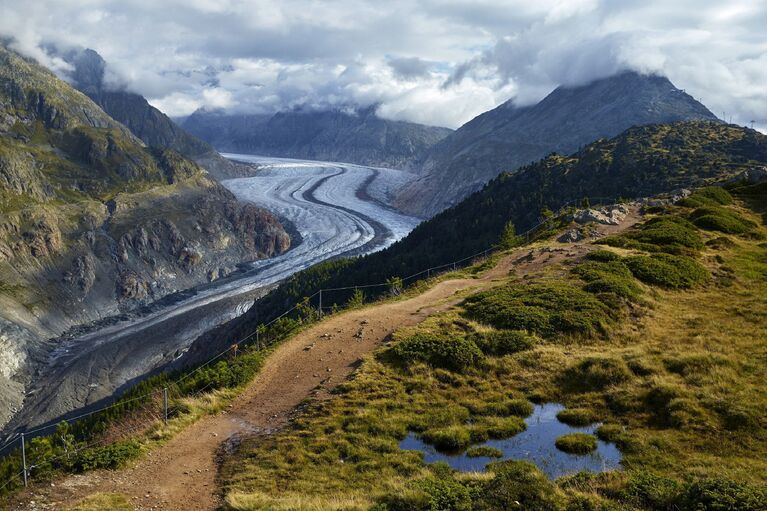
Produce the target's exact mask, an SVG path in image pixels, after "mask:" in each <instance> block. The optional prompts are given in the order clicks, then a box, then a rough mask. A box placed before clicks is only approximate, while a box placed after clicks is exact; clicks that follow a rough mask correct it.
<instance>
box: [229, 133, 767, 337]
mask: <svg viewBox="0 0 767 511" xmlns="http://www.w3.org/2000/svg"><path fill="white" fill-rule="evenodd" d="M765 164H767V137H765V136H764V135H762V134H760V133H758V132H756V131H753V130H747V129H744V128H741V127H736V126H728V125H723V124H719V123H709V122H682V123H675V124H671V125H656V126H643V127H638V128H631V129H629V130H627V131H625V132H624V133H622V134H621V135H619V136H617V137H615V138H612V139H609V140H607V139H604V140H598V141H596V142H594V143H592V144H589V145H588V146H586V147H584V148H583V149H581V150H580V151H578V152H577V153H574V154H573V155H571V156H567V157H565V156H559V155H552V156H550V157H548V158H545V159H543V160H541V161H539V162H536V163H533V164H531V165H528V166H526V167H523V168H521V169H519V170H518V171H516V172H514V173H511V174H509V173H505V174H502V175H500V176H499V177H498V178H496V179H494V180H493V181H491V182H490V183H488V185H487V186H486V187H485V188H484V189H482V190H481V191H479V192H477V193H475V194H473V195H471V196H470V197H467V198H466V199H465V200H464V201H462V202H461V203H460V204H458V205H456V206H454V207H452V208H450V209H448V210H446V211H444V212H442V213H440V214H439V215H437V216H436V217H434V218H432V219H431V220H428V221H426V222H424V223H422V224H421V225H419V226H418V227H416V228H415V229H414V230H413V232H412V233H410V235H408V237H407V238H405V239H404V240H402V241H400V242H398V243H396V244H394V245H393V246H392V247H390V248H388V249H387V250H384V251H381V252H378V253H375V254H371V255H368V256H366V257H363V258H360V259H355V260H341V261H338V260H337V261H330V262H327V263H324V264H320V265H317V266H315V267H313V268H310V269H308V270H306V271H303V272H300V273H298V274H296V275H294V276H293V277H292V278H291V279H289V280H288V281H287V282H286V283H284V284H283V285H281V286H280V287H279V288H278V289H276V290H275V291H273V292H272V293H270V294H269V295H268V296H267V297H265V298H263V299H261V300H260V301H259V307H257V308H254V309H253V310H252V311H251V312H250V313H248V314H245V315H244V316H243V317H242V318H239V319H238V320H236V321H234V322H232V324H229V325H227V326H226V327H225V328H223V329H221V330H220V332H219V334H218V336H217V337H218V338H221V339H225V338H227V337H229V336H237V335H240V334H241V333H243V332H248V331H251V330H252V329H253V328H254V325H255V324H257V322H258V321H268V319H269V318H270V317H271V316H272V315H276V314H279V313H281V312H282V311H283V310H284V309H285V308H286V306H288V307H289V306H290V305H291V304H292V303H295V301H296V300H297V299H300V298H301V297H303V296H309V295H311V294H312V293H314V292H315V291H316V290H317V289H319V288H320V287H325V288H329V287H342V286H353V285H355V284H360V283H363V282H369V283H374V282H385V281H386V279H388V278H390V277H392V276H400V277H403V276H405V275H409V274H411V273H413V272H414V271H418V270H420V269H424V268H428V267H431V266H435V265H439V264H444V263H445V262H449V261H454V260H456V259H460V258H461V257H466V256H469V255H471V254H474V253H477V252H480V251H482V250H485V249H487V248H488V247H490V246H491V245H493V244H495V243H498V240H499V237H500V235H501V232H502V231H503V229H504V226H505V225H506V224H507V222H509V221H512V222H513V223H514V224H515V225H516V227H517V230H518V231H520V232H521V231H523V230H524V229H527V228H530V227H532V226H533V225H534V224H535V223H537V221H538V218H539V215H540V212H541V211H542V210H543V209H544V208H549V209H551V210H554V211H556V210H557V209H559V207H560V206H562V205H564V204H565V203H566V202H568V201H571V200H580V199H582V198H583V197H611V198H617V197H647V196H653V195H656V194H658V193H666V192H669V191H670V190H673V189H675V188H678V187H694V186H700V185H702V184H704V183H706V182H708V181H717V180H721V179H726V178H727V177H728V176H730V175H734V174H737V173H738V172H740V171H742V170H743V169H746V168H749V167H751V166H754V165H765ZM371 292H374V290H371ZM214 337H215V336H214Z"/></svg>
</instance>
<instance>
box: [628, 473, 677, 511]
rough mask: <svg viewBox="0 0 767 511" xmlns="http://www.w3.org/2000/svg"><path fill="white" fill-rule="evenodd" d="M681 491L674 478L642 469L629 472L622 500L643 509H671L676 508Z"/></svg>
mask: <svg viewBox="0 0 767 511" xmlns="http://www.w3.org/2000/svg"><path fill="white" fill-rule="evenodd" d="M682 491H683V488H682V485H681V484H680V483H679V482H678V481H676V480H675V479H671V478H670V477H665V476H661V475H658V474H656V473H654V472H649V471H644V470H642V471H636V472H632V473H631V475H630V478H629V480H628V483H627V484H626V487H625V488H624V489H623V491H622V494H623V498H622V500H624V501H628V502H629V503H630V504H633V505H635V506H638V507H642V508H644V509H657V510H672V509H678V508H676V507H675V506H676V504H677V503H678V502H679V500H680V497H681V495H682Z"/></svg>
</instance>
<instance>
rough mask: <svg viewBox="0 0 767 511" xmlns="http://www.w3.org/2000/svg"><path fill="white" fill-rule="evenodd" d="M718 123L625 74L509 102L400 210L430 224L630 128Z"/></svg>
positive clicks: (410, 192)
mask: <svg viewBox="0 0 767 511" xmlns="http://www.w3.org/2000/svg"><path fill="white" fill-rule="evenodd" d="M693 119H710V120H715V119H716V117H715V116H714V115H713V114H712V113H711V112H710V111H709V110H708V109H707V108H706V107H704V106H703V105H701V104H700V103H699V102H697V101H695V99H693V98H692V97H691V96H690V95H689V94H687V93H685V92H684V91H682V90H679V89H677V88H676V87H675V86H674V85H673V84H672V83H671V82H670V81H669V80H668V79H666V78H663V77H660V76H645V75H640V74H638V73H634V72H626V73H622V74H619V75H616V76H613V77H610V78H606V79H602V80H597V81H595V82H593V83H591V84H588V85H584V86H580V87H560V88H558V89H556V90H554V91H553V92H552V93H551V94H549V95H548V96H547V97H546V98H544V99H543V100H542V101H541V102H540V103H538V104H536V105H532V106H525V107H517V106H515V105H514V104H513V103H510V102H507V103H504V104H502V105H500V106H499V107H497V108H495V109H493V110H491V111H489V112H485V113H484V114H482V115H480V116H478V117H476V118H474V119H472V120H471V121H469V122H468V123H466V124H465V125H463V126H461V127H460V128H459V129H458V130H456V131H455V132H454V133H453V134H451V135H450V136H448V137H447V138H445V139H444V140H442V141H441V142H440V143H438V144H436V145H435V146H434V147H433V148H432V149H430V150H429V151H428V154H427V155H426V157H425V159H424V161H423V164H422V165H421V173H422V177H421V179H419V180H418V181H415V182H414V183H413V184H412V185H410V186H409V187H407V188H406V189H405V190H403V191H402V192H401V193H400V196H399V197H398V199H397V205H398V206H399V207H400V208H401V209H404V210H405V211H408V212H410V213H412V214H417V215H420V216H423V217H430V216H433V215H435V214H436V213H438V212H440V211H442V210H443V209H445V208H446V207H449V206H451V205H453V204H457V203H458V202H459V201H460V200H461V199H463V198H464V197H466V196H468V195H469V194H471V193H473V192H475V191H477V190H479V189H480V188H481V187H482V186H483V185H484V184H485V183H487V182H488V181H489V180H490V179H492V178H494V177H495V176H497V175H498V174H500V173H501V172H504V171H513V170H515V169H517V168H518V167H520V166H522V165H524V164H527V163H530V162H532V161H535V160H538V159H539V158H542V157H544V156H546V155H548V154H550V153H559V154H569V153H571V152H574V151H576V150H577V149H578V148H579V147H581V146H583V145H585V144H588V143H590V142H592V141H594V140H597V139H599V138H603V137H612V136H615V135H617V134H619V133H621V132H623V131H624V130H626V129H628V128H629V127H631V126H637V125H643V124H658V123H668V122H673V121H681V120H693Z"/></svg>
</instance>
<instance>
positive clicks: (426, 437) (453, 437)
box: [421, 426, 472, 451]
mask: <svg viewBox="0 0 767 511" xmlns="http://www.w3.org/2000/svg"><path fill="white" fill-rule="evenodd" d="M421 438H422V439H423V441H424V442H426V443H428V444H431V445H433V446H434V447H436V448H437V449H440V450H443V451H461V450H463V449H465V448H466V447H468V446H469V445H470V444H471V442H472V438H471V434H470V432H469V429H468V428H466V427H465V426H447V427H445V428H436V429H427V430H426V431H424V432H423V433H421Z"/></svg>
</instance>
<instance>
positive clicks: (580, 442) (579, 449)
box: [554, 433, 597, 454]
mask: <svg viewBox="0 0 767 511" xmlns="http://www.w3.org/2000/svg"><path fill="white" fill-rule="evenodd" d="M554 445H555V446H556V448H557V449H559V450H560V451H562V452H566V453H569V454H588V453H590V452H592V451H595V450H596V448H597V438H596V437H595V436H594V435H589V434H588V433H568V434H567V435H562V436H561V437H559V438H557V440H556V442H554Z"/></svg>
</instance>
